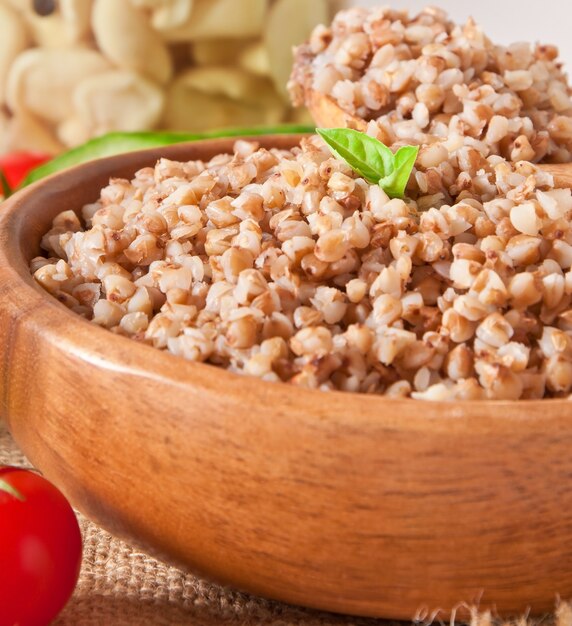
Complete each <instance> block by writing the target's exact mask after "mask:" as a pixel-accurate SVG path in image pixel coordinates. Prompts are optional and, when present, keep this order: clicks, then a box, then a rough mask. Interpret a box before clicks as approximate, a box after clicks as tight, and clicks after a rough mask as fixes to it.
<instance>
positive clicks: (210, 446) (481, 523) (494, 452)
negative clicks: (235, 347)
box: [0, 137, 572, 619]
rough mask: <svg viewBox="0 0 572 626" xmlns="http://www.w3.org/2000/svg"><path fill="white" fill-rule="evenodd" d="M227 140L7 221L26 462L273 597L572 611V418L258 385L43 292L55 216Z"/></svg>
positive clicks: (537, 409)
mask: <svg viewBox="0 0 572 626" xmlns="http://www.w3.org/2000/svg"><path fill="white" fill-rule="evenodd" d="M257 140H258V141H260V143H261V144H262V145H265V146H271V145H282V146H287V145H291V144H293V143H294V142H295V141H296V139H295V138H284V137H282V138H272V137H269V138H264V139H257ZM231 143H232V142H231V141H226V140H218V141H209V142H204V143H196V144H188V145H182V146H173V147H169V148H163V149H159V150H151V151H146V152H141V153H132V154H128V155H123V156H119V157H112V158H108V159H104V160H101V161H95V162H92V163H90V164H86V165H82V166H79V167H77V168H75V169H73V170H69V171H67V172H65V173H62V174H57V175H55V176H53V177H51V178H49V179H47V180H44V181H41V182H39V183H37V184H36V185H34V186H32V187H30V188H28V189H26V190H24V191H22V192H20V193H19V194H17V195H16V196H14V197H13V198H12V199H10V200H9V201H8V202H6V203H5V204H4V205H2V208H1V209H0V346H1V347H2V351H1V353H0V368H1V372H0V406H1V411H2V414H3V415H4V416H5V417H6V418H7V420H8V424H9V427H10V429H11V431H12V433H13V435H14V437H15V438H16V441H17V442H18V443H19V444H20V446H21V447H22V449H23V450H24V452H25V453H26V454H27V455H28V456H29V458H30V459H31V460H32V462H33V463H34V464H36V465H37V466H38V467H39V468H40V469H41V470H42V471H43V472H45V474H46V475H47V477H48V478H49V479H51V480H53V481H54V482H55V483H56V484H57V485H58V486H59V487H61V488H62V489H63V491H64V492H65V493H66V495H67V496H68V497H69V498H70V499H71V501H72V502H73V504H74V505H75V506H77V507H78V508H79V509H80V510H81V511H82V512H84V513H85V514H86V515H88V516H89V517H90V518H92V519H93V520H95V521H96V522H98V523H100V524H101V525H102V526H104V527H105V528H107V529H109V530H110V531H112V532H113V533H115V534H117V535H119V536H121V537H126V538H129V539H130V540H135V541H136V542H138V543H140V544H142V545H144V546H146V547H147V548H148V549H150V550H152V551H153V552H154V553H156V554H159V555H162V556H164V557H166V558H167V559H169V560H170V561H172V562H174V563H177V564H183V565H184V566H186V567H187V568H189V569H191V570H193V571H196V572H198V573H201V574H203V575H206V576H207V577H210V578H212V579H215V580H217V581H219V582H223V583H228V584H230V585H232V586H234V587H237V588H240V589H244V590H247V591H251V592H254V593H257V594H260V595H263V596H268V597H271V598H276V599H279V600H283V601H287V602H292V603H296V604H302V605H305V606H310V607H317V608H322V609H329V610H333V611H340V612H349V613H356V614H361V615H370V616H384V617H392V618H405V619H407V618H411V617H412V616H413V615H414V614H415V613H416V612H417V611H418V610H419V609H421V608H422V607H427V608H429V609H434V608H437V607H440V608H442V609H443V610H444V614H445V615H446V614H447V613H448V612H449V611H450V610H451V609H452V608H453V607H454V606H455V605H457V604H458V603H459V602H461V601H466V602H471V601H473V600H476V599H478V598H481V606H483V607H484V606H493V605H494V606H496V607H497V609H498V610H499V611H500V612H501V613H502V614H507V613H511V612H518V613H520V612H522V611H524V610H526V609H527V608H529V607H531V608H532V611H533V612H542V611H544V610H548V609H551V608H552V607H553V603H554V598H555V595H556V594H557V593H559V594H561V595H562V596H563V597H570V596H572V568H571V567H570V561H571V559H572V489H571V488H570V487H571V480H572V455H571V454H570V450H571V449H572V403H571V402H570V401H566V400H545V401H529V402H472V403H465V404H456V403H422V402H416V401H413V400H397V399H386V398H383V397H371V396H365V395H360V394H343V393H339V392H328V393H323V392H318V391H311V390H305V389H300V388H293V387H290V386H288V385H284V384H271V383H264V382H261V381H259V380H257V379H252V378H247V377H240V376H238V375H235V374H231V373H229V372H226V371H224V370H221V369H217V368H215V367H213V366H210V365H204V364H197V363H191V362H187V361H184V360H182V359H180V358H177V357H174V356H172V355H170V354H167V353H164V352H160V351H158V350H155V349H153V348H151V347H148V346H145V345H141V344H138V343H136V342H133V341H131V340H129V339H126V338H123V337H119V336H116V335H112V334H111V333H109V332H108V331H106V330H104V329H101V328H99V327H96V326H95V325H92V324H90V323H89V322H87V321H85V320H83V319H81V318H79V317H77V316H75V315H74V314H73V313H71V312H70V311H68V310H67V309H66V308H65V307H64V306H63V305H61V304H60V303H58V302H57V301H56V300H55V299H53V298H51V297H50V296H49V295H48V294H47V293H45V292H44V291H43V290H42V289H41V288H39V287H38V286H36V285H35V284H34V282H33V280H32V278H31V276H30V274H29V271H28V261H29V259H30V258H32V257H33V256H34V255H35V254H37V252H38V245H39V240H40V238H41V235H42V234H43V233H44V232H45V231H46V230H47V228H48V226H49V224H50V223H51V220H52V219H53V217H54V216H55V215H56V214H57V213H58V212H60V211H62V210H66V209H74V210H78V209H79V208H80V207H81V206H82V205H83V204H84V203H86V202H88V201H93V200H94V199H95V198H96V197H97V196H98V191H99V188H100V187H101V186H102V185H103V184H105V183H106V181H107V180H108V178H109V177H110V176H129V175H131V174H132V173H133V172H134V171H135V170H136V169H137V168H139V167H141V166H145V165H152V164H153V162H154V161H155V159H156V158H157V157H158V156H159V155H162V156H166V157H168V158H172V159H181V158H185V159H195V158H207V157H209V156H211V155H213V154H215V153H217V152H220V151H225V150H229V149H230V148H231Z"/></svg>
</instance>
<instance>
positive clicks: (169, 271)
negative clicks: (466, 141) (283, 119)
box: [31, 137, 572, 400]
mask: <svg viewBox="0 0 572 626" xmlns="http://www.w3.org/2000/svg"><path fill="white" fill-rule="evenodd" d="M427 150H430V151H433V152H429V153H428V152H427ZM435 150H439V148H438V147H437V148H435V147H432V146H429V147H427V148H424V150H423V151H422V153H421V156H420V161H421V162H422V163H423V160H424V159H425V161H426V163H425V165H426V166H427V165H431V164H434V163H437V162H438V161H439V159H440V158H444V157H446V155H445V154H444V153H443V154H441V155H439V154H438V153H436V152H435ZM459 150H460V151H461V153H463V150H465V151H466V150H468V148H466V147H463V148H459ZM471 150H473V152H470V153H468V154H464V156H459V159H458V160H459V162H460V163H461V162H462V163H463V164H464V165H463V167H459V166H458V167H457V168H456V169H455V168H453V166H452V165H451V163H448V170H447V176H448V179H447V184H446V185H445V187H443V188H442V189H441V190H440V191H439V192H438V193H433V192H432V191H430V192H427V191H425V192H424V191H423V189H422V188H421V187H419V186H418V188H417V189H416V193H415V199H406V200H399V199H393V200H390V199H389V198H388V197H387V196H386V194H385V193H384V192H383V191H382V189H381V188H380V187H379V186H377V185H370V184H368V183H367V182H365V181H364V180H363V179H362V178H359V177H358V176H357V175H356V174H355V173H354V172H353V171H352V170H350V168H348V167H347V166H346V165H345V164H344V163H342V162H341V161H339V160H337V159H335V158H333V157H332V156H331V154H330V152H329V151H328V150H327V149H326V147H325V146H324V144H323V143H322V140H321V139H319V138H318V137H311V138H308V139H304V140H303V141H302V143H301V145H300V147H299V148H295V149H293V150H292V151H277V150H271V151H267V150H265V149H258V146H257V145H255V144H252V143H246V142H243V141H238V142H237V143H236V146H235V150H234V154H232V155H219V156H217V157H215V158H214V159H212V160H211V161H210V162H209V163H203V162H188V163H177V162H171V161H168V160H165V159H162V160H160V161H159V162H158V163H157V164H156V166H155V167H154V168H152V167H149V168H145V169H142V170H140V171H139V172H137V174H136V175H135V177H134V178H133V180H131V181H129V180H112V181H111V182H110V184H109V185H108V186H107V187H105V188H104V189H103V190H102V191H101V195H100V198H99V199H98V200H97V201H96V202H94V203H93V204H89V205H87V206H85V207H83V210H82V212H81V218H79V217H77V216H76V214H75V213H73V212H71V211H66V212H64V213H61V214H60V215H58V216H57V217H56V218H55V220H54V222H53V227H52V229H51V230H50V231H49V232H48V233H47V234H46V235H45V236H44V238H43V240H42V246H43V248H44V249H45V250H46V251H47V253H48V255H47V256H48V258H44V257H38V258H35V259H34V260H33V261H32V262H31V270H32V272H33V274H34V277H35V279H36V281H37V282H38V283H39V284H40V285H42V286H43V287H44V288H45V289H46V290H47V291H49V292H50V293H51V294H52V295H53V296H55V297H56V298H58V299H59V300H60V301H61V302H63V303H64V304H65V305H66V306H67V307H69V308H70V309H71V310H72V311H75V312H76V313H78V314H80V315H82V316H84V317H86V318H87V319H90V320H92V321H93V323H95V324H98V325H100V326H103V327H105V328H108V329H110V330H111V331H112V332H114V333H116V334H119V335H124V336H126V337H131V338H132V339H134V340H136V341H139V342H143V343H146V344H149V345H151V346H155V347H156V348H159V349H162V350H168V351H169V352H171V353H172V354H174V355H178V356H180V357H184V358H186V359H190V360H193V361H203V362H207V363H211V364H214V365H218V366H221V367H224V368H226V369H228V370H230V371H233V372H238V373H242V374H247V375H250V376H256V377H260V378H261V379H263V380H266V381H274V382H280V381H283V382H287V383H291V384H294V385H299V386H302V387H308V388H315V389H322V390H331V389H339V390H343V391H351V392H364V393H377V394H379V393H384V394H387V395H389V396H402V397H412V398H417V399H424V400H474V399H511V400H515V399H519V398H524V399H531V398H543V397H560V396H564V395H567V394H568V393H569V392H570V390H571V388H572V310H571V309H570V301H571V294H572V271H571V267H572V228H571V221H570V218H571V217H572V194H571V191H570V190H569V189H554V184H553V180H552V177H551V176H550V175H548V174H546V173H544V172H542V171H540V170H538V169H537V168H536V167H535V166H534V165H532V164H530V163H526V162H520V163H517V164H511V163H509V162H507V161H505V160H504V159H502V158H501V157H498V156H488V157H486V158H485V156H483V155H482V154H481V153H480V152H479V151H478V150H474V149H472V148H471ZM465 158H466V160H467V163H466V164H465V163H464V161H463V159H465ZM422 163H421V164H419V166H418V168H419V169H418V170H417V171H416V173H415V176H414V179H416V177H417V175H419V174H423V167H424V166H423V164H422ZM465 165H466V166H467V167H468V168H469V170H466V169H464V167H465ZM471 168H473V170H474V171H471ZM468 171H470V173H469V174H468V173H467V172H468Z"/></svg>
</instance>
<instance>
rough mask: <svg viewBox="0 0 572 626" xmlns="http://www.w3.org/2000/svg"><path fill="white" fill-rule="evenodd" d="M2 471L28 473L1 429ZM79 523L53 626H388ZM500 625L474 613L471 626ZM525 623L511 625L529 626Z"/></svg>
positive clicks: (567, 611) (562, 617) (563, 618)
mask: <svg viewBox="0 0 572 626" xmlns="http://www.w3.org/2000/svg"><path fill="white" fill-rule="evenodd" d="M0 465H17V466H29V463H28V462H27V461H26V459H25V458H24V456H23V455H22V453H21V452H20V451H19V450H18V448H17V446H16V444H15V443H14V441H13V440H12V438H11V437H10V435H9V434H8V432H7V431H6V429H5V427H4V425H3V424H2V422H1V421H0ZM78 517H79V522H80V526H81V531H82V535H83V541H84V546H83V563H82V568H81V574H80V578H79V582H78V585H77V587H76V590H75V592H74V595H73V596H72V598H71V600H70V602H69V603H68V605H67V606H66V608H65V609H64V611H63V613H62V614H61V616H60V617H59V618H58V620H57V621H56V622H55V624H54V626H143V625H151V626H155V625H157V626H178V625H190V626H218V625H223V626H224V625H226V624H229V625H230V624H233V625H234V624H238V625H241V626H255V625H261V626H266V625H272V626H342V625H343V626H350V625H353V626H382V625H383V626H390V623H389V622H384V621H383V620H374V619H363V618H355V617H344V616H337V615H331V614H328V613H319V612H317V611H309V610H304V609H300V608H296V607H292V606H288V605H285V604H280V603H278V602H270V601H267V600H263V599H261V598H256V597H253V596H249V595H246V594H243V593H239V592H236V591H232V590H229V589H224V588H222V587H219V586H217V585H214V584H212V583H209V582H206V581H205V580H201V579H200V578H197V577H195V576H193V575H191V574H187V573H185V572H182V571H180V570H178V569H175V568H173V567H169V566H168V565H165V564H164V563H161V562H159V561H157V560H156V559H154V558H152V557H150V556H148V555H146V554H144V553H142V552H140V551H138V550H136V549H134V548H132V547H130V546H128V545H127V544H126V543H124V542H122V541H119V540H117V539H114V538H113V537H112V536H111V535H109V534H108V533H107V532H105V531H104V530H102V529H100V528H98V527H97V526H95V525H94V524H92V523H91V522H89V521H88V520H86V519H85V518H84V517H82V516H81V515H78ZM497 621H498V620H493V619H492V618H491V616H490V614H489V613H478V612H477V611H475V613H474V615H473V619H472V620H471V626H492V624H493V623H494V622H497ZM527 621H530V620H527V619H525V618H521V619H518V620H515V621H514V622H513V623H514V624H515V626H527ZM542 622H543V624H547V623H553V624H554V626H572V606H571V605H570V604H568V603H560V604H559V605H558V606H557V610H556V613H555V615H553V616H549V617H545V618H544V619H543V620H542ZM428 623H429V622H427V624H428ZM424 626H427V625H424Z"/></svg>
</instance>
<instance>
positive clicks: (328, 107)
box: [306, 90, 367, 131]
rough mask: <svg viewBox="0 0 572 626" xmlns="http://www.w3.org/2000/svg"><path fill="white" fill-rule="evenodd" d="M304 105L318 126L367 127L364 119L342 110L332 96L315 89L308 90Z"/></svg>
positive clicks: (363, 129)
mask: <svg viewBox="0 0 572 626" xmlns="http://www.w3.org/2000/svg"><path fill="white" fill-rule="evenodd" d="M306 106H307V107H308V109H309V111H310V113H311V114H312V117H313V118H314V122H316V125H317V126H318V128H353V129H355V130H361V131H365V129H366V127H367V122H365V120H363V119H361V118H359V117H356V116H355V115H352V114H351V113H348V112H347V111H344V110H343V109H342V108H341V107H340V106H339V105H338V103H337V102H336V101H335V100H334V99H333V98H331V97H330V96H326V95H324V94H321V93H319V92H317V91H313V90H310V91H309V93H308V94H307V97H306Z"/></svg>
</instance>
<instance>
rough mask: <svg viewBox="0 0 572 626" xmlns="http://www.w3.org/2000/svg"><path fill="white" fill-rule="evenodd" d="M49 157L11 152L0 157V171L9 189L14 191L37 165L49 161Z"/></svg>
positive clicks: (32, 153) (39, 154)
mask: <svg viewBox="0 0 572 626" xmlns="http://www.w3.org/2000/svg"><path fill="white" fill-rule="evenodd" d="M51 158H52V157H51V155H49V154H42V153H37V152H13V153H11V154H3V155H0V171H2V173H3V174H4V178H5V179H6V182H7V183H8V185H9V187H10V189H15V188H16V187H17V186H18V185H19V184H20V183H21V182H22V181H23V180H24V178H26V176H27V175H28V172H30V171H31V170H33V169H34V168H35V167H37V166H38V165H41V164H42V163H45V162H46V161H49V160H50V159H51Z"/></svg>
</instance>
